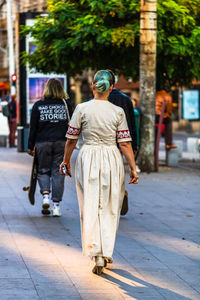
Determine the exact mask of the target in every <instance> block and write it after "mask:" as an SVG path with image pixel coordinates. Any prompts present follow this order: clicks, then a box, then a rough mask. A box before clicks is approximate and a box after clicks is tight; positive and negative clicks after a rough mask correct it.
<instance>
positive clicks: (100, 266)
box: [92, 256, 105, 275]
mask: <svg viewBox="0 0 200 300" xmlns="http://www.w3.org/2000/svg"><path fill="white" fill-rule="evenodd" d="M95 262H96V265H95V266H94V268H93V269H92V272H93V273H94V274H97V275H101V274H102V273H103V270H104V265H105V259H104V258H103V257H102V256H95Z"/></svg>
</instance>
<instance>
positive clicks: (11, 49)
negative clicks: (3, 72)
mask: <svg viewBox="0 0 200 300" xmlns="http://www.w3.org/2000/svg"><path fill="white" fill-rule="evenodd" d="M7 32H8V49H9V55H8V64H9V80H10V86H11V89H10V92H11V95H13V94H15V93H16V89H15V87H14V86H12V80H11V77H12V75H13V74H15V57H14V43H13V25H12V0H7Z"/></svg>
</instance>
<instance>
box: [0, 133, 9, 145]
mask: <svg viewBox="0 0 200 300" xmlns="http://www.w3.org/2000/svg"><path fill="white" fill-rule="evenodd" d="M6 146H7V136H6V135H0V147H6Z"/></svg>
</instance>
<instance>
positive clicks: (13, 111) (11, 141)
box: [8, 95, 17, 147]
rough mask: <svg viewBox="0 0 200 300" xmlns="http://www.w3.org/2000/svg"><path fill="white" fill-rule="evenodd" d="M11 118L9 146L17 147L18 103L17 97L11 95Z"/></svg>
mask: <svg viewBox="0 0 200 300" xmlns="http://www.w3.org/2000/svg"><path fill="white" fill-rule="evenodd" d="M8 109H9V116H8V126H9V146H10V147H15V134H16V129H17V103H16V95H11V101H10V102H9V103H8Z"/></svg>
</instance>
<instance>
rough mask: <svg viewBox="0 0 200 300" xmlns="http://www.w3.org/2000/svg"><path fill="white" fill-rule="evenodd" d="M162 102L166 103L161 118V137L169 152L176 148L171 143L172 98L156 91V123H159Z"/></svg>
mask: <svg viewBox="0 0 200 300" xmlns="http://www.w3.org/2000/svg"><path fill="white" fill-rule="evenodd" d="M163 102H166V109H165V112H164V117H163V124H164V131H163V135H164V138H165V148H166V150H169V149H171V148H176V147H177V146H176V145H173V142H172V97H171V95H170V94H169V93H167V92H166V91H165V90H162V91H158V92H157V93H156V123H157V124H158V123H159V119H160V114H161V109H162V104H163Z"/></svg>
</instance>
